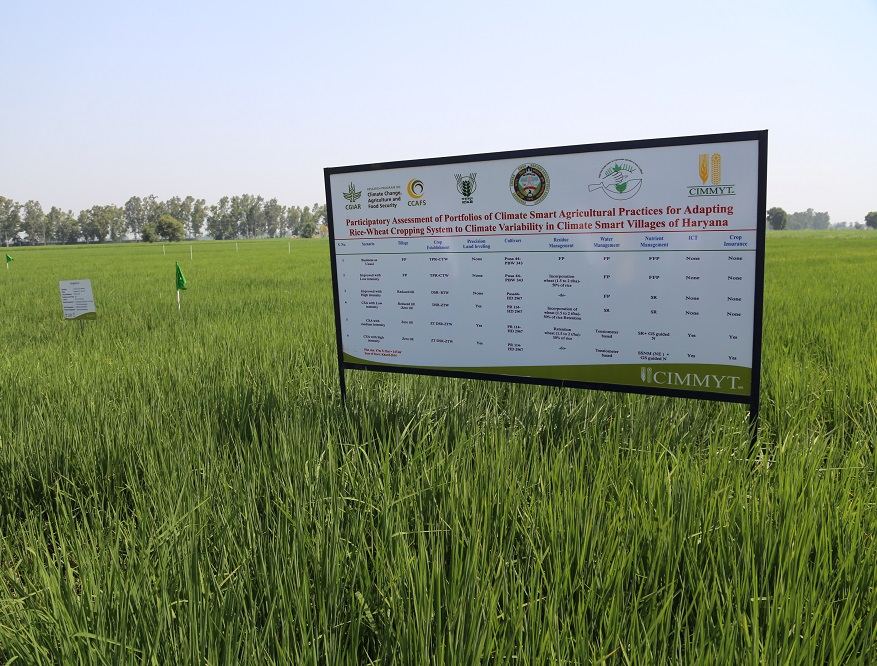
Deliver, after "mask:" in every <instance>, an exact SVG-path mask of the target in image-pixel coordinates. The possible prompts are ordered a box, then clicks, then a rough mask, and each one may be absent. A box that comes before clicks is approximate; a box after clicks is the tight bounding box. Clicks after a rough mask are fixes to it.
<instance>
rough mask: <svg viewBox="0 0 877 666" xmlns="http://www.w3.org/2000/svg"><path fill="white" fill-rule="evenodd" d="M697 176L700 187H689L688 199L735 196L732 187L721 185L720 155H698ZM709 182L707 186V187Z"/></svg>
mask: <svg viewBox="0 0 877 666" xmlns="http://www.w3.org/2000/svg"><path fill="white" fill-rule="evenodd" d="M697 175H698V176H699V177H700V182H701V185H689V187H688V196H690V197H717V196H730V195H733V194H736V192H734V186H733V185H728V184H723V183H722V154H721V153H712V154H710V153H700V154H699V155H698V156H697ZM707 181H709V185H707Z"/></svg>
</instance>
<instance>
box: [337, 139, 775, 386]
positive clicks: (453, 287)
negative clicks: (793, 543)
mask: <svg viewBox="0 0 877 666" xmlns="http://www.w3.org/2000/svg"><path fill="white" fill-rule="evenodd" d="M766 150H767V133H766V132H748V133H739V134H726V135H711V136H708V137H687V138H678V139H657V140H651V141H636V142H626V143H619V144H601V145H597V146H572V147H564V148H553V149H544V150H542V151H522V152H518V153H500V154H496V155H487V156H465V157H458V158H446V159H436V160H421V161H414V162H398V163H393V164H381V165H364V166H359V167H342V168H335V169H327V170H326V187H327V201H328V202H329V223H330V235H331V244H332V259H333V278H334V286H335V298H336V326H337V336H338V342H339V360H340V362H341V363H342V364H343V365H344V366H345V367H350V368H359V369H387V370H394V371H410V372H418V371H425V372H429V373H431V374H447V375H451V376H470V377H471V376H482V375H483V376H485V377H486V378H493V379H513V378H521V379H524V380H526V381H533V382H539V383H564V384H571V385H581V386H590V387H601V388H611V389H613V390H634V391H636V392H643V393H659V394H677V393H682V394H691V395H695V396H696V397H697V396H700V397H715V398H716V399H724V400H731V401H738V402H748V401H750V399H751V398H752V396H753V394H754V393H757V371H758V368H759V367H760V342H761V335H760V328H761V307H762V299H761V294H762V288H763V275H762V271H763V243H764V201H765V190H766Z"/></svg>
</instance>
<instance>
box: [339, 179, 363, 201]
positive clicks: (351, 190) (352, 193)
mask: <svg viewBox="0 0 877 666" xmlns="http://www.w3.org/2000/svg"><path fill="white" fill-rule="evenodd" d="M342 194H343V195H344V198H345V199H347V200H348V201H349V202H350V203H356V200H357V199H359V197H361V196H362V192H357V191H356V185H354V184H353V183H350V187H348V188H347V191H346V192H342Z"/></svg>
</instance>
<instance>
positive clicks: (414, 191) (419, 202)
mask: <svg viewBox="0 0 877 666" xmlns="http://www.w3.org/2000/svg"><path fill="white" fill-rule="evenodd" d="M408 196H409V197H411V200H410V201H409V202H408V205H409V206H425V205H426V199H424V198H423V181H422V180H418V179H417V178H412V179H411V180H409V181H408Z"/></svg>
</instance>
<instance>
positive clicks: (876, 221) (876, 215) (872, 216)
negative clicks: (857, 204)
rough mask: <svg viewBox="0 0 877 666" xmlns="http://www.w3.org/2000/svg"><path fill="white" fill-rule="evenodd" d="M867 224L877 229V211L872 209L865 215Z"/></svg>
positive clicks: (870, 227)
mask: <svg viewBox="0 0 877 666" xmlns="http://www.w3.org/2000/svg"><path fill="white" fill-rule="evenodd" d="M865 226H866V227H868V228H869V229H877V211H871V212H870V213H868V214H867V215H866V216H865Z"/></svg>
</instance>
